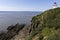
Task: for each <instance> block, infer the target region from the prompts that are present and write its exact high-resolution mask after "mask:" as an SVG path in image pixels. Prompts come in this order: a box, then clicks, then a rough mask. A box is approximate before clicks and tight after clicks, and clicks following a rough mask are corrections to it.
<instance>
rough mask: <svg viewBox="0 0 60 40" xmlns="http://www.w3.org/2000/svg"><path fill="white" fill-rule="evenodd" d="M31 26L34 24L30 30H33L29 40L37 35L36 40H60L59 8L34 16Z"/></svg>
mask: <svg viewBox="0 0 60 40" xmlns="http://www.w3.org/2000/svg"><path fill="white" fill-rule="evenodd" d="M31 24H32V25H33V24H34V25H33V26H32V28H33V29H35V30H33V31H32V33H31V34H30V37H29V40H32V39H33V38H34V36H36V35H37V34H39V36H37V37H39V38H38V39H36V40H46V39H47V40H57V39H58V40H60V34H59V33H60V8H55V9H50V10H47V11H45V12H43V13H42V14H40V15H37V16H34V17H33V18H32V21H31ZM36 24H37V25H36ZM40 35H41V36H40Z"/></svg>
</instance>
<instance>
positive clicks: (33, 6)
mask: <svg viewBox="0 0 60 40" xmlns="http://www.w3.org/2000/svg"><path fill="white" fill-rule="evenodd" d="M54 1H56V2H57V4H58V6H60V0H0V11H45V10H48V9H51V8H52V6H53V3H54Z"/></svg>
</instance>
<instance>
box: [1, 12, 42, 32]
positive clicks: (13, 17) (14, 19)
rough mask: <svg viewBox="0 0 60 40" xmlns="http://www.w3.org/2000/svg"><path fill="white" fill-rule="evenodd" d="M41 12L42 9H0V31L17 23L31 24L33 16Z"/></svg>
mask: <svg viewBox="0 0 60 40" xmlns="http://www.w3.org/2000/svg"><path fill="white" fill-rule="evenodd" d="M40 13H41V12H40V11H0V31H1V30H6V28H7V27H8V26H10V25H14V24H16V23H19V24H29V22H30V21H31V19H32V17H33V16H36V15H38V14H40Z"/></svg>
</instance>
